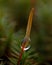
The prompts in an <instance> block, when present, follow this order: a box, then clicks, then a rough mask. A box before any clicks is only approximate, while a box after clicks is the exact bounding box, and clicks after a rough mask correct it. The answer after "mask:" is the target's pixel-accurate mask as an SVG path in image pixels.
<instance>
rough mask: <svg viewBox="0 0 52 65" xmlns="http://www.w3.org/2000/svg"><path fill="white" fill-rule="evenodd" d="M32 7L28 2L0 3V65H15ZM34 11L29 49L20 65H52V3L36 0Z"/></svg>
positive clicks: (9, 0) (6, 1)
mask: <svg viewBox="0 0 52 65" xmlns="http://www.w3.org/2000/svg"><path fill="white" fill-rule="evenodd" d="M31 7H32V6H31V3H30V0H0V58H1V61H0V62H1V63H0V65H5V64H7V65H17V61H18V59H19V54H20V52H21V41H22V40H23V38H24V36H25V32H26V31H25V30H26V26H27V22H28V16H29V12H30V9H31ZM34 8H36V12H34V17H33V25H32V31H31V43H30V45H31V48H30V50H28V51H26V52H24V54H23V56H22V60H21V64H20V65H38V63H40V65H43V64H41V63H45V64H44V65H49V64H47V62H48V61H52V0H37V3H36V5H34ZM32 61H33V62H32ZM33 63H34V64H33ZM36 63H37V64H36Z"/></svg>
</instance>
